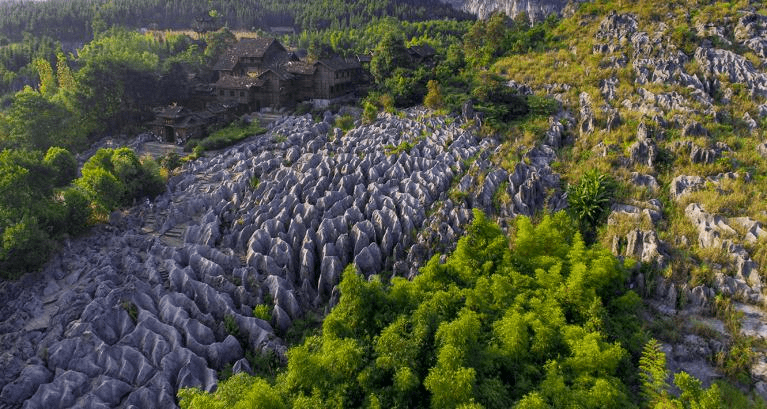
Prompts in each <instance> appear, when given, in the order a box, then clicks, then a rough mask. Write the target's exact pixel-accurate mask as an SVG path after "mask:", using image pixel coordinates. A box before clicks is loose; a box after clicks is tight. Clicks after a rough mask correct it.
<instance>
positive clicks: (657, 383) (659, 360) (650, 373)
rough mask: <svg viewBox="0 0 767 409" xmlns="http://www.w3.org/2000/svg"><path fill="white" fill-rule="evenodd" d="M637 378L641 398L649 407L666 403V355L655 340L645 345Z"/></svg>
mask: <svg viewBox="0 0 767 409" xmlns="http://www.w3.org/2000/svg"><path fill="white" fill-rule="evenodd" d="M639 376H640V378H641V379H642V397H644V399H645V401H646V402H647V405H648V406H649V407H651V408H654V407H656V406H657V405H659V404H661V403H663V402H667V401H668V391H667V389H668V383H667V382H666V378H668V371H667V369H666V354H665V353H663V350H662V349H661V345H660V343H659V342H658V341H657V340H655V339H651V340H650V341H648V342H647V344H645V347H644V351H643V352H642V358H641V359H640V360H639Z"/></svg>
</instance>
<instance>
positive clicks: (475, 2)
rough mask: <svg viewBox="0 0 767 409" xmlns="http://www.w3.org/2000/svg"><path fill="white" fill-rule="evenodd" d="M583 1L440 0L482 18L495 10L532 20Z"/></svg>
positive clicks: (559, 11) (573, 6) (567, 8)
mask: <svg viewBox="0 0 767 409" xmlns="http://www.w3.org/2000/svg"><path fill="white" fill-rule="evenodd" d="M583 1H585V0H493V1H487V0H442V2H443V3H445V4H450V5H451V6H453V7H454V8H455V9H458V10H463V11H466V12H468V13H471V14H474V15H475V16H477V17H479V18H482V19H484V18H488V17H489V16H490V15H491V14H493V13H496V12H503V13H506V15H507V16H510V17H516V16H518V15H520V14H522V13H525V14H527V15H528V16H529V17H530V18H531V19H532V20H533V21H541V20H543V19H544V18H546V16H548V15H550V14H556V15H559V14H561V13H562V12H563V11H565V10H569V11H570V12H573V11H574V10H575V8H576V7H577V4H578V3H581V2H583Z"/></svg>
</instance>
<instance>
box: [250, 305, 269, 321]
mask: <svg viewBox="0 0 767 409" xmlns="http://www.w3.org/2000/svg"><path fill="white" fill-rule="evenodd" d="M253 316H254V317H256V318H260V319H262V320H264V321H266V322H269V321H271V320H272V309H271V308H270V307H269V306H268V305H266V304H258V305H256V306H255V307H253Z"/></svg>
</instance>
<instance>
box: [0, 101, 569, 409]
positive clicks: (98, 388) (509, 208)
mask: <svg viewBox="0 0 767 409" xmlns="http://www.w3.org/2000/svg"><path fill="white" fill-rule="evenodd" d="M333 120H334V118H333V115H332V114H327V115H325V118H324V119H323V121H321V122H314V121H313V120H312V118H311V116H303V117H286V118H282V119H280V120H278V121H277V122H276V123H275V124H273V125H272V126H271V128H270V130H269V132H268V133H266V134H265V135H262V136H257V137H253V138H251V139H249V140H247V141H246V142H243V143H241V144H239V145H237V146H235V147H233V148H230V149H227V150H224V151H222V152H220V153H215V154H212V155H211V156H210V157H207V158H206V157H204V158H200V159H198V160H196V161H194V162H191V163H189V164H187V165H185V167H184V168H183V171H182V172H181V173H180V174H178V175H177V176H174V177H172V178H171V179H170V181H169V183H168V190H167V192H166V193H165V194H163V195H161V196H159V197H157V198H156V199H155V200H154V201H152V202H147V203H144V204H142V205H140V206H138V207H136V208H133V209H130V210H129V211H126V212H123V213H121V214H120V213H118V214H115V215H114V217H111V218H110V224H108V225H102V226H97V227H96V228H94V229H93V231H92V232H91V233H90V234H89V235H87V236H85V237H83V238H79V239H76V240H72V241H70V242H67V243H65V245H64V246H63V248H62V249H61V251H60V252H59V253H58V254H57V255H55V256H54V257H53V259H52V260H51V261H50V262H49V263H48V264H47V266H46V267H45V269H44V270H43V271H42V272H41V273H38V274H30V275H28V276H26V277H25V278H24V279H22V280H21V281H19V282H3V283H0V320H1V321H0V351H2V353H0V367H2V368H3V371H1V372H0V400H2V401H3V402H8V404H9V405H11V406H10V407H16V406H19V407H21V406H22V405H23V406H24V407H25V408H65V407H104V408H108V407H124V408H146V407H163V408H166V407H174V406H175V396H176V392H177V391H178V389H179V388H182V387H200V388H203V389H204V390H208V391H210V390H213V389H214V388H215V387H216V385H217V375H216V371H218V370H222V369H224V368H230V367H233V368H234V370H235V371H238V372H239V371H245V372H250V371H251V368H250V366H249V365H248V363H247V361H246V360H244V359H243V358H244V352H245V350H246V349H251V350H253V351H256V352H265V351H274V352H275V353H276V354H277V356H280V357H283V358H284V352H285V346H284V344H283V343H282V341H281V339H280V338H279V335H281V334H283V333H284V331H285V330H287V328H289V327H290V325H291V324H292V321H293V320H296V319H299V318H301V317H302V316H303V315H304V314H305V313H306V312H307V311H309V310H315V309H317V308H323V306H326V305H330V306H332V305H333V304H334V302H336V301H337V296H338V290H337V288H336V285H337V284H338V282H339V280H340V277H341V272H342V270H343V269H344V267H345V266H346V265H348V264H349V263H354V264H355V265H356V267H357V269H358V270H359V271H361V272H362V273H363V274H366V275H371V274H379V273H383V272H387V273H391V272H393V273H394V274H402V275H413V274H416V273H417V267H418V266H420V265H423V263H425V262H426V261H427V260H428V259H429V258H430V257H431V256H432V255H433V254H434V253H435V252H436V251H449V250H450V249H451V247H452V246H454V245H455V241H456V240H457V238H458V237H459V236H460V235H461V234H463V228H464V226H465V225H466V224H467V223H469V222H470V221H471V218H472V213H471V210H470V209H471V207H472V206H475V207H480V208H484V209H486V210H488V211H489V212H491V213H494V214H496V215H498V214H504V215H507V216H514V215H517V214H526V215H531V214H533V213H534V212H536V211H539V210H540V209H541V208H542V207H543V206H550V207H552V208H561V207H563V206H564V203H565V200H564V197H563V192H562V191H561V189H560V187H559V185H560V183H559V176H558V175H556V173H554V172H553V171H552V170H551V168H550V166H549V165H550V164H551V162H552V161H554V160H555V159H556V155H555V153H554V150H553V149H551V148H549V147H548V146H545V145H544V146H541V147H538V148H535V149H531V150H529V151H527V152H526V153H525V155H524V161H521V162H520V163H519V164H518V165H517V167H516V168H515V169H514V171H513V172H508V171H506V170H504V169H501V168H497V167H495V166H494V165H492V164H491V162H489V161H487V158H488V157H489V156H490V155H492V154H493V152H494V150H495V149H496V148H497V145H498V144H497V142H495V141H493V140H491V139H485V140H479V139H478V138H477V137H475V136H474V135H473V134H472V133H471V132H469V131H466V130H464V129H462V128H461V127H460V126H459V124H454V123H452V121H451V123H447V122H446V121H445V119H444V118H436V117H424V112H422V111H417V110H411V111H410V112H409V116H408V117H405V118H400V117H397V116H385V117H382V118H380V119H379V120H378V121H376V122H375V123H373V124H371V125H367V126H360V127H357V128H354V129H352V130H351V131H349V132H347V133H345V134H344V133H343V132H342V131H341V130H339V129H332V127H331V126H330V123H333ZM556 123H559V122H558V121H555V122H552V124H554V125H556ZM565 123H567V121H565ZM560 131H562V132H564V131H565V130H564V129H560ZM470 168H471V170H470ZM480 177H481V178H482V179H483V180H484V182H483V183H481V184H480V183H477V182H476V180H477V179H475V178H480ZM500 189H504V190H503V192H502V193H503V195H504V196H505V197H508V198H509V200H508V201H504V202H499V201H498V200H497V198H498V194H497V192H498V191H499V190H500ZM451 192H455V195H457V196H458V197H454V198H455V199H456V200H455V201H453V200H451V199H450V198H449V196H451ZM455 195H453V196H455ZM264 303H266V304H267V305H268V307H269V308H270V309H271V320H270V321H269V322H267V321H264V320H261V319H259V318H256V317H255V316H254V315H253V308H254V307H255V306H256V305H259V304H264Z"/></svg>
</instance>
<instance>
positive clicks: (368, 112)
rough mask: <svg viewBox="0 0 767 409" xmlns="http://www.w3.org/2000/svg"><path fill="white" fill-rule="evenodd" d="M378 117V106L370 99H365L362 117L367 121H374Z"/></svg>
mask: <svg viewBox="0 0 767 409" xmlns="http://www.w3.org/2000/svg"><path fill="white" fill-rule="evenodd" d="M376 118H378V108H376V106H375V105H373V103H371V102H370V101H365V103H364V104H363V109H362V119H363V120H364V121H365V123H368V124H370V123H373V122H374V121H375V120H376Z"/></svg>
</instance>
